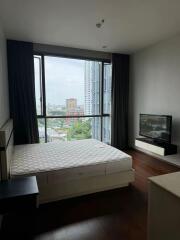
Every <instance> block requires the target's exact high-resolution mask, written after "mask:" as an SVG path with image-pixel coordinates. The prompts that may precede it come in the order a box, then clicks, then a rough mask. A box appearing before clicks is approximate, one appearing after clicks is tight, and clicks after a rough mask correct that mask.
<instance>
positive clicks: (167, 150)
mask: <svg viewBox="0 0 180 240" xmlns="http://www.w3.org/2000/svg"><path fill="white" fill-rule="evenodd" d="M135 146H136V147H139V148H141V149H144V150H147V151H149V152H152V153H155V154H158V155H161V156H166V155H171V154H176V153H177V146H176V145H174V144H170V143H166V142H160V141H156V140H154V139H151V138H136V140H135Z"/></svg>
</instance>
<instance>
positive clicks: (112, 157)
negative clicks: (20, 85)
mask: <svg viewBox="0 0 180 240" xmlns="http://www.w3.org/2000/svg"><path fill="white" fill-rule="evenodd" d="M0 147H1V177H2V179H7V178H9V177H11V178H15V177H20V176H31V175H35V176H36V177H37V182H38V187H39V191H40V196H39V202H40V203H46V202H50V201H56V200H60V199H65V198H70V197H74V196H80V195H85V194H89V193H94V192H99V191H104V190H109V189H114V188H120V187H124V186H128V184H129V183H130V182H132V181H133V180H134V170H133V169H132V158H131V156H129V155H128V154H126V153H124V152H122V151H120V150H118V149H116V148H113V147H111V146H109V145H107V144H105V143H102V142H100V141H97V140H95V139H86V140H78V141H71V142H70V141H69V142H53V143H42V144H26V145H17V146H14V145H13V123H12V120H10V121H8V122H7V123H6V124H5V125H4V127H3V128H2V129H1V130H0Z"/></svg>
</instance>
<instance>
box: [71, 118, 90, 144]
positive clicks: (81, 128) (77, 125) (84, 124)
mask: <svg viewBox="0 0 180 240" xmlns="http://www.w3.org/2000/svg"><path fill="white" fill-rule="evenodd" d="M88 138H91V120H90V119H88V120H86V121H82V119H78V120H77V121H76V122H74V123H73V125H72V127H71V128H70V129H69V131H68V135H67V139H68V140H75V139H77V140H80V139H88Z"/></svg>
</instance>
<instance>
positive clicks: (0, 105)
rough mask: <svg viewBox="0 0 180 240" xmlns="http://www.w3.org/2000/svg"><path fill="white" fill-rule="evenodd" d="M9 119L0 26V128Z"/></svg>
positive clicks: (3, 39)
mask: <svg viewBox="0 0 180 240" xmlns="http://www.w3.org/2000/svg"><path fill="white" fill-rule="evenodd" d="M8 118H9V97H8V78H7V56H6V39H5V36H4V33H3V29H2V27H1V25H0V127H2V125H3V124H4V123H5V122H6V121H7V119H8Z"/></svg>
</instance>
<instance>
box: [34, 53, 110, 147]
mask: <svg viewBox="0 0 180 240" xmlns="http://www.w3.org/2000/svg"><path fill="white" fill-rule="evenodd" d="M38 56H39V59H40V58H41V64H40V81H41V83H40V84H41V85H40V86H41V88H42V89H41V91H40V93H41V94H42V95H41V97H40V98H41V113H42V114H41V115H38V114H37V115H36V116H37V119H44V125H45V126H44V128H45V143H47V138H48V137H47V120H48V119H52V118H59V119H61V118H66V119H67V118H74V116H69V115H65V116H60V115H55V116H52V115H47V112H46V83H45V61H44V58H45V57H46V56H47V57H60V58H69V59H77V60H87V61H95V62H101V71H100V81H99V84H100V86H99V100H100V104H99V114H91V115H79V116H76V118H86V117H89V118H90V117H91V118H96V117H97V118H98V117H99V118H100V125H101V129H100V140H101V141H103V118H104V117H111V113H104V65H105V64H110V65H111V61H108V60H103V59H98V58H96V59H94V58H93V59H91V58H85V57H75V56H64V55H60V54H57V55H56V54H48V53H38V52H34V58H35V57H38ZM111 84H112V82H111ZM110 142H111V139H110Z"/></svg>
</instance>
